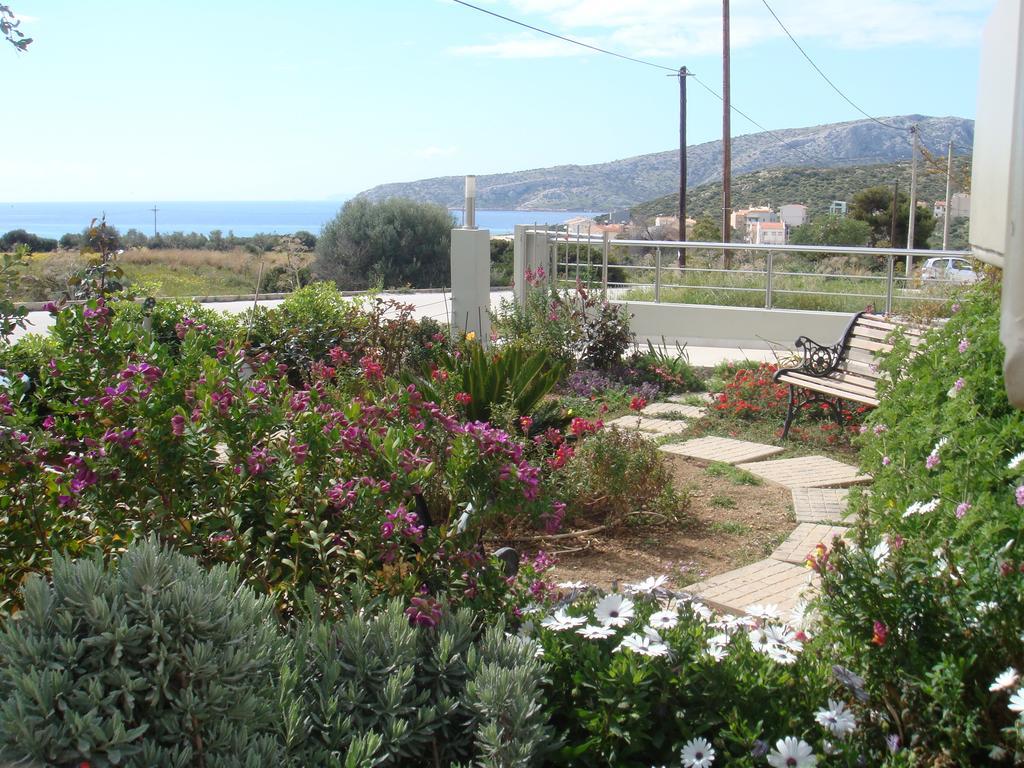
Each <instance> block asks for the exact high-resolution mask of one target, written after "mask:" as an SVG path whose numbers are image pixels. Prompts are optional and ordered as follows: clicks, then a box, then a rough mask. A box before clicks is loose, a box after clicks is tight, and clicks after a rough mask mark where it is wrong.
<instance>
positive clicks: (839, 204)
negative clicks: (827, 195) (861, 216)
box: [828, 200, 847, 218]
mask: <svg viewBox="0 0 1024 768" xmlns="http://www.w3.org/2000/svg"><path fill="white" fill-rule="evenodd" d="M846 208H847V205H846V201H845V200H833V201H832V204H831V205H830V206H829V207H828V215H829V216H842V217H844V218H845V217H846Z"/></svg>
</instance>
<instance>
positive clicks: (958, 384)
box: [953, 376, 967, 392]
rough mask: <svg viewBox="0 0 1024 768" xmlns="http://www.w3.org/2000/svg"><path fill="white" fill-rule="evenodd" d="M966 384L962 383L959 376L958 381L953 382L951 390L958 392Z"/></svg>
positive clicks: (961, 378) (962, 380)
mask: <svg viewBox="0 0 1024 768" xmlns="http://www.w3.org/2000/svg"><path fill="white" fill-rule="evenodd" d="M966 383H967V382H966V381H964V379H963V377H962V376H961V377H960V378H959V379H957V380H956V381H955V382H953V389H955V390H956V391H957V392H959V391H960V390H961V389H963V388H964V385H965V384H966Z"/></svg>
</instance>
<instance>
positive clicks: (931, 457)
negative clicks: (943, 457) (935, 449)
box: [924, 453, 939, 469]
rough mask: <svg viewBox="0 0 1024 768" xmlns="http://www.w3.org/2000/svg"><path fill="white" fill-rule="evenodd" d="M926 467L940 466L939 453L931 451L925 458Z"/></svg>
mask: <svg viewBox="0 0 1024 768" xmlns="http://www.w3.org/2000/svg"><path fill="white" fill-rule="evenodd" d="M924 466H925V469H935V468H936V467H937V466H939V454H937V453H929V454H928V458H927V459H925V460H924Z"/></svg>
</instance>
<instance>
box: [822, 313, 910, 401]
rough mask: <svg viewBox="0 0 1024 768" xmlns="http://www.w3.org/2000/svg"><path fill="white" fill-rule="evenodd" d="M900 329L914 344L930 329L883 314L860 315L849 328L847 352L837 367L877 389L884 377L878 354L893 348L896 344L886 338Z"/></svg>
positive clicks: (845, 351) (845, 350)
mask: <svg viewBox="0 0 1024 768" xmlns="http://www.w3.org/2000/svg"><path fill="white" fill-rule="evenodd" d="M897 329H901V330H902V331H903V332H904V333H905V334H906V336H907V339H908V340H909V341H910V344H911V346H913V347H917V346H919V345H920V344H921V342H922V339H923V337H924V334H925V332H927V330H928V328H927V327H926V326H924V325H920V324H918V323H908V322H904V321H899V322H897V321H894V320H892V319H890V318H887V317H885V316H884V315H874V314H868V313H866V312H865V313H862V314H860V315H858V316H857V317H856V318H855V319H854V321H853V323H851V325H850V328H849V330H848V331H847V336H846V345H845V349H844V354H843V356H842V358H841V360H840V362H839V366H838V370H839V371H842V372H843V373H846V374H850V375H852V376H854V377H857V378H859V379H864V380H865V382H864V383H865V384H868V382H870V386H871V387H872V388H874V386H875V384H877V382H878V379H879V377H880V376H881V373H880V372H879V370H878V367H877V366H878V359H877V358H876V357H875V355H876V354H877V353H879V352H881V353H883V354H884V353H887V352H891V351H892V347H893V345H892V344H891V343H890V342H889V341H887V339H888V337H889V335H890V334H891V333H892V332H893V331H895V330H897Z"/></svg>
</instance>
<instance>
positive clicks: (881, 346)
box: [846, 336, 892, 352]
mask: <svg viewBox="0 0 1024 768" xmlns="http://www.w3.org/2000/svg"><path fill="white" fill-rule="evenodd" d="M846 343H847V344H848V345H849V346H850V347H852V348H853V349H866V350H868V351H869V352H892V344H885V343H883V342H881V341H871V339H862V338H858V337H857V336H852V337H851V338H850V339H849V340H848V341H847V342H846Z"/></svg>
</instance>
